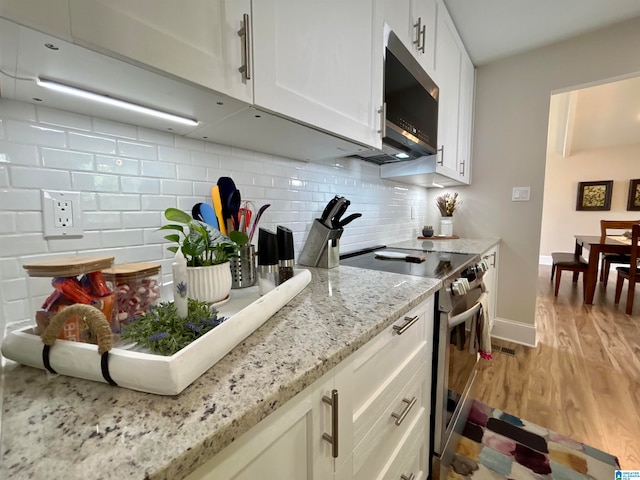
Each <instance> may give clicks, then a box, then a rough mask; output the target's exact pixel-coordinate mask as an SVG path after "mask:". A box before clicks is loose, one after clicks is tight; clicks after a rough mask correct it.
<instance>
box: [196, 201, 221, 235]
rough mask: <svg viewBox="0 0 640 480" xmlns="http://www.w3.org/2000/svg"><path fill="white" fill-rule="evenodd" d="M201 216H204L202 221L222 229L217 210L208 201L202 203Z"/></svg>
mask: <svg viewBox="0 0 640 480" xmlns="http://www.w3.org/2000/svg"><path fill="white" fill-rule="evenodd" d="M200 216H201V217H202V221H203V222H205V223H207V224H209V225H211V226H212V227H213V228H215V229H216V230H220V225H218V219H217V218H216V212H214V211H213V207H211V205H209V204H208V203H203V204H201V205H200Z"/></svg>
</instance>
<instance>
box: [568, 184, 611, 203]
mask: <svg viewBox="0 0 640 480" xmlns="http://www.w3.org/2000/svg"><path fill="white" fill-rule="evenodd" d="M612 190H613V180H601V181H598V182H580V183H578V201H577V203H576V210H587V211H594V210H611V192H612Z"/></svg>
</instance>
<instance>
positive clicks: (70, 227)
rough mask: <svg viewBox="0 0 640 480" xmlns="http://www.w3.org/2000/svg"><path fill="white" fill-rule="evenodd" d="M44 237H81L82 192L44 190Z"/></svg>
mask: <svg viewBox="0 0 640 480" xmlns="http://www.w3.org/2000/svg"><path fill="white" fill-rule="evenodd" d="M41 193H42V223H43V230H44V238H65V237H81V236H82V234H83V230H82V206H81V205H80V192H61V191H55V190H42V191H41Z"/></svg>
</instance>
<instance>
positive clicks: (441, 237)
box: [418, 235, 460, 240]
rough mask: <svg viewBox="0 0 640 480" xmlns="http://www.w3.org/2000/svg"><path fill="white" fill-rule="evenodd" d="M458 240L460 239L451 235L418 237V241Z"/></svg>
mask: <svg viewBox="0 0 640 480" xmlns="http://www.w3.org/2000/svg"><path fill="white" fill-rule="evenodd" d="M458 238H460V237H459V236H458V235H451V236H450V237H446V236H442V235H434V236H433V237H418V240H457V239H458Z"/></svg>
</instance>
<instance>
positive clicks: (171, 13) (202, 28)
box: [69, 0, 253, 102]
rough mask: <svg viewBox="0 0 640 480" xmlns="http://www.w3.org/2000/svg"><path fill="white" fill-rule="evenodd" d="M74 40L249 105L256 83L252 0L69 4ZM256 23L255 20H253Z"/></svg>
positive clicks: (77, 0) (73, 0)
mask: <svg viewBox="0 0 640 480" xmlns="http://www.w3.org/2000/svg"><path fill="white" fill-rule="evenodd" d="M69 3H70V6H71V35H72V37H73V39H74V41H77V42H78V43H80V44H83V45H86V46H88V47H90V48H92V49H95V50H98V51H103V52H105V53H107V54H110V55H114V56H119V57H121V58H125V59H128V60H134V61H135V62H137V63H139V64H142V65H145V66H149V67H153V68H154V69H157V70H160V71H162V72H167V73H169V74H172V75H174V76H176V77H178V78H181V79H185V80H189V81H191V82H193V83H196V84H198V85H203V86H205V87H207V88H211V89H213V90H215V91H217V92H220V93H224V94H226V95H229V96H231V97H233V98H237V99H239V100H243V101H246V102H251V101H252V98H253V97H252V85H251V80H249V81H246V80H244V79H243V74H242V73H241V72H240V71H239V70H238V69H239V68H240V67H241V66H242V65H243V64H244V62H245V49H244V43H243V42H244V41H245V37H243V36H240V35H238V30H240V29H241V27H242V26H243V18H244V15H245V14H247V15H248V14H249V13H250V1H249V0H210V1H207V2H203V1H200V0H182V1H180V2H176V1H173V0H137V1H135V2H131V1H129V0H69ZM249 18H250V17H249Z"/></svg>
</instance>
